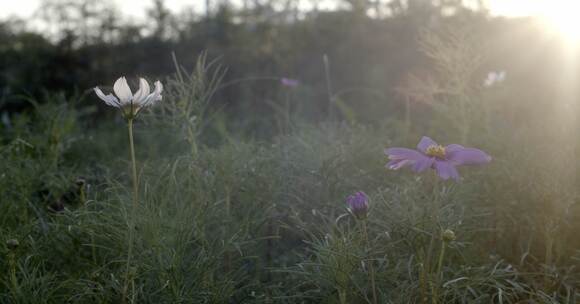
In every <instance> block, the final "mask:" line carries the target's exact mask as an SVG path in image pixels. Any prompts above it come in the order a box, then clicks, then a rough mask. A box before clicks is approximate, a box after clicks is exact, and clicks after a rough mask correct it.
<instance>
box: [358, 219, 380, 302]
mask: <svg viewBox="0 0 580 304" xmlns="http://www.w3.org/2000/svg"><path fill="white" fill-rule="evenodd" d="M362 226H363V236H364V240H365V245H366V249H367V254H368V253H369V252H370V242H369V233H368V229H367V221H366V220H364V221H363V224H362ZM369 276H370V280H371V288H372V292H373V304H377V303H378V302H377V288H376V285H375V267H374V265H373V261H372V260H370V259H369Z"/></svg>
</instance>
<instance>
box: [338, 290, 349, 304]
mask: <svg viewBox="0 0 580 304" xmlns="http://www.w3.org/2000/svg"><path fill="white" fill-rule="evenodd" d="M338 299H339V301H340V304H347V302H346V291H345V290H344V289H342V288H341V289H340V290H339V291H338Z"/></svg>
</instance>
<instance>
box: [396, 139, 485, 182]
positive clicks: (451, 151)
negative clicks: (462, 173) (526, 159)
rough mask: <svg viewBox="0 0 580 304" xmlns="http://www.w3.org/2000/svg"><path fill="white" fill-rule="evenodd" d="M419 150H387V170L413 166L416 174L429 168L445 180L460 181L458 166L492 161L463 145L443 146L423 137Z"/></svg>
mask: <svg viewBox="0 0 580 304" xmlns="http://www.w3.org/2000/svg"><path fill="white" fill-rule="evenodd" d="M417 150H418V151H417ZM417 150H412V149H407V148H389V149H385V154H387V155H388V157H389V159H390V161H389V163H387V168H389V169H391V170H398V169H400V168H403V167H405V166H411V169H412V170H413V171H415V172H423V171H425V170H427V169H429V168H432V169H434V170H435V171H437V174H438V175H439V177H441V178H442V179H444V180H447V179H449V178H453V179H454V180H456V181H457V180H459V173H458V172H457V168H456V166H461V165H483V164H487V163H489V162H490V161H491V156H489V155H487V154H486V153H485V152H483V151H481V150H479V149H475V148H466V147H463V146H461V145H456V144H452V145H448V146H445V147H444V146H441V145H439V144H437V143H436V142H435V141H434V140H432V139H431V138H429V137H427V136H423V138H421V141H420V142H419V144H418V145H417Z"/></svg>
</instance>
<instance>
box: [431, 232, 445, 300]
mask: <svg viewBox="0 0 580 304" xmlns="http://www.w3.org/2000/svg"><path fill="white" fill-rule="evenodd" d="M446 246H447V244H446V242H445V241H444V240H442V241H441V250H440V251H439V260H438V261H437V270H436V272H435V284H436V286H435V287H434V288H433V303H434V304H437V302H438V301H439V288H440V287H441V279H442V273H441V268H442V266H443V259H444V257H445V247H446Z"/></svg>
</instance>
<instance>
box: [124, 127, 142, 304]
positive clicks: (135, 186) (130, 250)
mask: <svg viewBox="0 0 580 304" xmlns="http://www.w3.org/2000/svg"><path fill="white" fill-rule="evenodd" d="M127 126H128V129H129V146H130V149H131V167H132V174H133V204H132V205H131V217H130V219H129V241H128V244H127V245H128V249H127V266H126V270H125V284H124V286H123V303H125V301H126V299H127V289H128V288H129V284H130V283H131V285H132V282H130V281H131V278H130V276H131V275H130V272H131V259H132V258H133V239H134V234H135V220H136V219H135V212H136V209H137V202H138V200H139V193H138V191H139V188H138V187H139V186H138V185H139V184H138V181H137V162H136V160H135V144H134V141H133V119H131V118H130V119H128V120H127Z"/></svg>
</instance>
